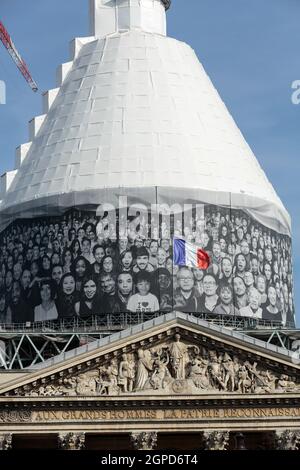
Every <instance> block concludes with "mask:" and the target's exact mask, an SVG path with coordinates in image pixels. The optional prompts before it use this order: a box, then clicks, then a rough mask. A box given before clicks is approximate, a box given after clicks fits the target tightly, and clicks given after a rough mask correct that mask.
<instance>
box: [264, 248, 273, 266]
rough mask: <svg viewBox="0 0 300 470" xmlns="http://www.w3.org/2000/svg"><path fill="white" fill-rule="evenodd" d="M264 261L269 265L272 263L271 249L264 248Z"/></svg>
mask: <svg viewBox="0 0 300 470" xmlns="http://www.w3.org/2000/svg"><path fill="white" fill-rule="evenodd" d="M265 259H266V261H268V263H271V261H272V250H271V248H266V249H265Z"/></svg>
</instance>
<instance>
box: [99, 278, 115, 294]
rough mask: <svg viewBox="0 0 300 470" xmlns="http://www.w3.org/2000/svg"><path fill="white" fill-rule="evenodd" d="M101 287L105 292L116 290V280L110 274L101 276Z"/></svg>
mask: <svg viewBox="0 0 300 470" xmlns="http://www.w3.org/2000/svg"><path fill="white" fill-rule="evenodd" d="M101 289H102V291H103V292H104V293H105V294H111V293H113V292H114V291H115V281H114V279H113V277H112V276H111V275H110V274H108V275H107V276H102V277H101Z"/></svg>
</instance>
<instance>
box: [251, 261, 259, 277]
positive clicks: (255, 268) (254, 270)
mask: <svg viewBox="0 0 300 470" xmlns="http://www.w3.org/2000/svg"><path fill="white" fill-rule="evenodd" d="M250 266H251V271H252V273H253V274H258V260H257V259H256V258H252V260H251V261H250Z"/></svg>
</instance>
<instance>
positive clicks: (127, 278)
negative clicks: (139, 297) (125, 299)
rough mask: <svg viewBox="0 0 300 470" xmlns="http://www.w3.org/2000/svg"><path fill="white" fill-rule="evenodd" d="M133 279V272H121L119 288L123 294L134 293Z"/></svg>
mask: <svg viewBox="0 0 300 470" xmlns="http://www.w3.org/2000/svg"><path fill="white" fill-rule="evenodd" d="M132 288H133V281H132V276H131V274H125V273H124V274H120V275H119V277H118V290H119V292H121V294H122V295H129V294H130V293H132Z"/></svg>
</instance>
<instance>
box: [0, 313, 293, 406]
mask: <svg viewBox="0 0 300 470" xmlns="http://www.w3.org/2000/svg"><path fill="white" fill-rule="evenodd" d="M163 320H164V321H163ZM87 349H89V351H87ZM70 353H71V354H70ZM70 353H68V354H66V355H65V356H63V357H61V358H59V357H58V358H56V359H55V363H54V364H53V363H50V364H49V365H48V364H46V363H45V364H44V365H43V367H41V366H39V368H38V369H37V370H36V371H33V372H31V373H30V374H28V375H26V377H25V378H23V379H22V380H20V379H18V380H15V381H13V382H10V383H9V384H6V385H5V386H3V387H2V389H0V395H2V396H3V395H4V396H6V397H9V396H11V397H16V396H19V397H32V398H34V397H36V398H42V397H45V398H47V400H48V399H51V397H54V398H56V397H74V398H75V397H76V399H78V398H80V397H102V398H105V397H106V396H111V397H122V396H123V397H128V398H129V397H132V398H135V397H136V398H138V397H151V396H157V397H158V396H165V397H168V396H178V397H179V396H197V395H198V396H201V395H202V396H203V395H205V396H210V395H211V396H220V395H222V396H224V395H228V396H231V395H235V396H236V395H240V394H246V395H249V394H263V395H266V394H282V393H299V392H300V368H299V366H297V365H295V364H293V362H292V360H291V357H290V356H289V354H288V353H287V352H286V353H284V350H282V351H279V348H274V347H270V346H268V345H266V343H263V342H261V341H258V340H253V339H252V338H250V337H246V336H245V335H242V334H239V333H236V332H232V331H230V330H227V329H225V328H222V327H216V326H215V325H211V324H209V323H207V322H205V321H203V320H197V319H192V318H191V317H188V316H187V315H185V314H178V313H173V314H169V315H165V316H163V317H161V318H159V319H156V320H153V321H151V322H147V323H145V324H143V325H138V327H132V328H130V329H129V330H128V331H126V330H125V331H124V332H122V333H118V334H115V335H112V336H111V337H110V338H106V339H104V340H99V341H95V343H91V345H89V347H88V348H86V349H85V351H84V350H83V349H82V348H78V350H77V351H72V352H70ZM75 353H76V354H75ZM71 356H72V357H71ZM52 362H54V361H52Z"/></svg>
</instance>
